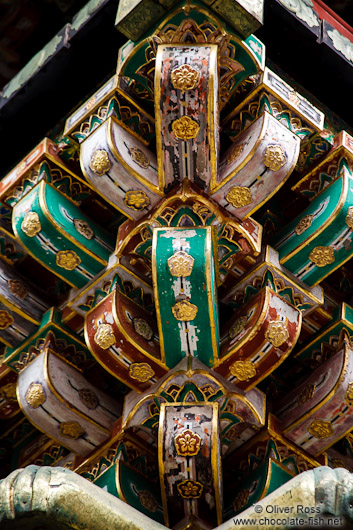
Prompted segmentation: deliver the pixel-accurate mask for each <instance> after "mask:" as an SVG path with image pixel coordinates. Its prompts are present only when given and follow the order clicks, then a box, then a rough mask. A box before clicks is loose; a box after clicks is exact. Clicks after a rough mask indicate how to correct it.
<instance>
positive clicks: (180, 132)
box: [172, 116, 200, 141]
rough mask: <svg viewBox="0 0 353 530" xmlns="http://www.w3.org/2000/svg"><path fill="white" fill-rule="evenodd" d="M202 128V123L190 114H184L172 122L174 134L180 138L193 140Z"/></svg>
mask: <svg viewBox="0 0 353 530" xmlns="http://www.w3.org/2000/svg"><path fill="white" fill-rule="evenodd" d="M199 130H200V125H199V124H198V123H197V122H196V121H195V120H193V119H192V118H190V117H189V116H182V117H181V118H178V119H177V120H175V121H173V123H172V131H173V133H174V136H176V137H177V138H179V140H184V141H186V140H192V139H193V138H196V136H197V135H198V133H199Z"/></svg>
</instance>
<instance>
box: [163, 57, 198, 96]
mask: <svg viewBox="0 0 353 530" xmlns="http://www.w3.org/2000/svg"><path fill="white" fill-rule="evenodd" d="M170 78H171V80H172V83H173V87H174V88H175V90H181V91H182V93H183V94H184V92H186V91H187V90H193V89H194V88H196V87H197V85H198V84H199V81H200V73H199V72H198V71H197V70H196V69H195V68H193V67H192V66H190V65H189V64H182V65H181V66H178V67H177V68H174V70H173V71H172V73H171V74H170Z"/></svg>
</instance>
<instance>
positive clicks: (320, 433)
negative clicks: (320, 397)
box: [308, 420, 333, 440]
mask: <svg viewBox="0 0 353 530" xmlns="http://www.w3.org/2000/svg"><path fill="white" fill-rule="evenodd" d="M308 432H309V434H311V435H312V436H314V437H315V438H318V439H319V440H322V439H323V438H328V437H329V436H332V434H333V428H332V425H331V422H330V421H326V420H313V421H312V422H311V424H310V425H309V428H308Z"/></svg>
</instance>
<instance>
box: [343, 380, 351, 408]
mask: <svg viewBox="0 0 353 530" xmlns="http://www.w3.org/2000/svg"><path fill="white" fill-rule="evenodd" d="M344 400H345V402H346V403H347V405H348V406H349V407H353V383H349V385H348V387H347V390H346V393H345V396H344Z"/></svg>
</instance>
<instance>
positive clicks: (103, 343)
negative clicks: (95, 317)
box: [94, 324, 115, 350]
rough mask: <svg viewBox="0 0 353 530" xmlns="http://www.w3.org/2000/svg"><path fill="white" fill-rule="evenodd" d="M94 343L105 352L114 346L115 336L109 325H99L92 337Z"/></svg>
mask: <svg viewBox="0 0 353 530" xmlns="http://www.w3.org/2000/svg"><path fill="white" fill-rule="evenodd" d="M94 342H95V343H96V344H98V346H99V347H100V348H102V349H103V350H107V349H108V348H110V346H113V344H115V336H114V333H113V328H112V327H111V325H110V324H99V326H98V329H97V331H96V333H95V335H94Z"/></svg>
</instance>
